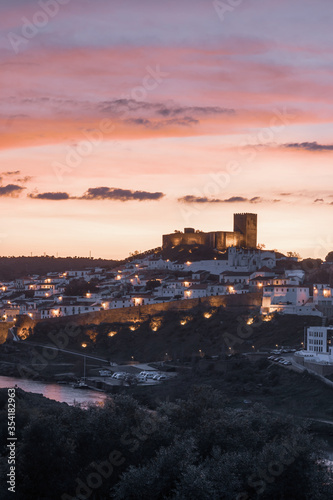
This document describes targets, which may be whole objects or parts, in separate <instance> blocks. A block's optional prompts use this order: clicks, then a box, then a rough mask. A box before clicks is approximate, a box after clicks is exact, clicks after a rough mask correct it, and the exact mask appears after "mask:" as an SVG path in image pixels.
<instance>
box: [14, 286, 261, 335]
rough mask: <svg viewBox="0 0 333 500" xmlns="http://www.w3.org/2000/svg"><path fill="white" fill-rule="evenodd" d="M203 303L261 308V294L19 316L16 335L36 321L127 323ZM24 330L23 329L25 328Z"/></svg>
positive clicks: (58, 324)
mask: <svg viewBox="0 0 333 500" xmlns="http://www.w3.org/2000/svg"><path fill="white" fill-rule="evenodd" d="M198 305H202V306H204V307H220V306H224V307H226V308H233V309H237V308H239V309H242V308H245V307H250V308H253V307H260V305H261V294H260V293H245V294H241V295H220V296H212V297H203V298H201V299H189V300H179V301H172V302H164V303H161V304H150V305H146V306H139V307H124V308H122V309H109V310H106V311H96V312H91V313H87V314H79V315H73V316H66V317H62V318H50V319H43V320H32V319H31V318H29V316H20V317H19V318H18V321H17V324H16V326H17V329H18V334H20V332H23V331H24V329H29V328H31V329H32V330H33V329H34V327H35V326H36V325H37V324H38V323H44V324H45V323H47V324H49V325H50V329H52V328H54V329H58V328H59V327H62V326H65V325H66V324H67V323H75V324H77V325H89V324H95V325H99V324H100V323H126V322H131V321H138V320H142V319H146V318H148V317H149V316H153V315H155V314H158V313H160V312H166V311H188V310H190V309H193V308H194V307H196V306H198ZM25 331H26V330H25Z"/></svg>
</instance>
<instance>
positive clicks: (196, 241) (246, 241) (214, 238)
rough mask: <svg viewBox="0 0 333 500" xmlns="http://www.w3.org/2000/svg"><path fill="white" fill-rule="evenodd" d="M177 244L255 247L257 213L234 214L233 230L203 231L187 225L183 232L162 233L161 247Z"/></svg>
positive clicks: (224, 248)
mask: <svg viewBox="0 0 333 500" xmlns="http://www.w3.org/2000/svg"><path fill="white" fill-rule="evenodd" d="M179 245H204V246H206V247H208V248H216V249H217V250H226V249H227V248H229V247H242V248H256V247H257V214H247V213H246V214H234V230H233V231H212V232H209V233H204V232H202V231H197V232H196V231H195V230H194V229H193V228H192V227H187V228H185V229H184V232H183V233H182V232H175V233H172V234H164V235H163V248H170V247H174V246H179Z"/></svg>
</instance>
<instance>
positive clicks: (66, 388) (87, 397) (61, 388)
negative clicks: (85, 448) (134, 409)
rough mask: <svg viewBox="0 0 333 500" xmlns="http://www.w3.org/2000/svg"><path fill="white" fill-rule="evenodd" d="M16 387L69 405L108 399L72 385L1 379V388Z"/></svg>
mask: <svg viewBox="0 0 333 500" xmlns="http://www.w3.org/2000/svg"><path fill="white" fill-rule="evenodd" d="M15 385H17V387H20V389H23V390H24V391H26V392H34V393H36V394H43V396H45V397H46V398H49V399H54V400H55V401H59V402H61V403H67V404H69V405H73V404H75V403H80V404H82V403H103V402H104V401H105V399H106V398H107V395H106V394H104V393H103V392H98V391H92V390H89V389H87V390H86V389H74V388H73V387H71V386H70V385H58V384H46V383H44V382H37V381H35V380H26V379H21V378H15V377H0V388H5V387H14V386H15Z"/></svg>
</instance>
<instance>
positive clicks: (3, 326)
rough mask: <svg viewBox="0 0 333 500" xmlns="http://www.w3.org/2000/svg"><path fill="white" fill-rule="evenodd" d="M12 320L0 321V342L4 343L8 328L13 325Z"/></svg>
mask: <svg viewBox="0 0 333 500" xmlns="http://www.w3.org/2000/svg"><path fill="white" fill-rule="evenodd" d="M14 324H15V323H13V322H0V344H4V343H5V342H6V340H7V338H8V332H9V329H10V328H12V326H14Z"/></svg>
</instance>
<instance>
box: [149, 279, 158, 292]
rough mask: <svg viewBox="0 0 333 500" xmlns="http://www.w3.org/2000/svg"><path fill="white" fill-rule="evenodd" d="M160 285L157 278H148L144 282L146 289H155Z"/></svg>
mask: <svg viewBox="0 0 333 500" xmlns="http://www.w3.org/2000/svg"><path fill="white" fill-rule="evenodd" d="M160 285H161V282H160V281H159V280H149V281H147V283H146V290H155V288H158V287H159V286H160Z"/></svg>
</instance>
